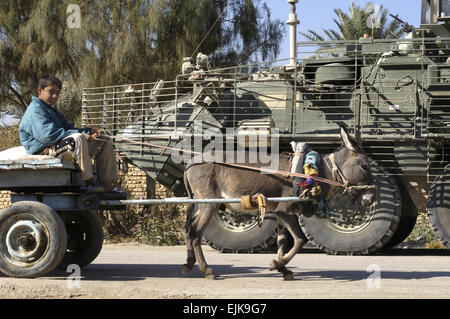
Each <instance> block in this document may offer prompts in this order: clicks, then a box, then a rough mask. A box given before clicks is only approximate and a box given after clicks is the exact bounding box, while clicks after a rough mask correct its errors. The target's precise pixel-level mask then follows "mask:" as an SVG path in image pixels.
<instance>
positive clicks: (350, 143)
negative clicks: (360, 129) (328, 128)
mask: <svg viewBox="0 0 450 319" xmlns="http://www.w3.org/2000/svg"><path fill="white" fill-rule="evenodd" d="M341 139H342V142H343V143H344V145H345V147H346V148H348V149H349V150H351V151H353V152H358V151H359V150H360V149H361V147H360V146H359V144H358V142H357V141H356V140H355V139H354V138H353V137H351V136H350V134H348V132H347V130H346V128H345V127H343V126H341Z"/></svg>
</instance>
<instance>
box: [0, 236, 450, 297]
mask: <svg viewBox="0 0 450 319" xmlns="http://www.w3.org/2000/svg"><path fill="white" fill-rule="evenodd" d="M204 251H205V256H206V259H207V261H208V262H209V264H210V265H211V266H212V267H213V268H214V269H215V271H216V273H217V274H218V275H219V277H218V280H216V281H210V280H206V279H204V278H203V277H202V274H200V272H199V270H198V268H197V267H196V268H194V271H193V272H192V273H191V274H190V275H188V276H184V275H182V273H181V270H180V265H181V264H183V263H185V258H186V251H185V247H183V246H177V247H152V246H145V245H137V244H120V245H105V246H104V248H103V250H102V252H101V253H100V255H99V257H98V258H97V259H96V260H95V261H94V262H93V263H92V264H91V265H89V266H88V267H86V268H84V269H81V272H80V273H77V269H76V268H74V269H70V271H69V272H68V273H66V272H64V271H54V272H52V273H51V274H48V275H47V276H45V277H40V278H36V279H19V278H9V277H5V276H3V275H0V298H169V299H170V298H201V299H203V298H206V299H209V298H233V299H236V298H250V299H253V298H255V299H264V298H271V299H283V298H295V299H297V298H326V299H333V298H450V254H449V252H448V251H446V250H445V251H442V252H441V253H438V254H436V253H435V251H434V253H433V254H431V255H430V254H429V253H425V254H422V255H418V254H417V253H403V251H400V252H401V253H400V254H398V253H388V254H377V255H375V256H329V255H326V254H323V253H319V252H318V251H316V250H308V251H307V252H305V253H302V254H298V255H297V256H296V257H295V258H294V259H293V260H292V262H291V263H290V264H289V266H290V269H291V270H293V271H294V272H295V274H296V280H294V281H283V280H282V277H281V276H280V275H279V274H278V273H276V272H270V271H269V270H268V264H269V262H270V260H271V259H272V258H274V257H275V255H274V254H261V253H260V254H252V255H248V254H220V253H218V252H216V251H214V250H212V249H211V248H209V247H204ZM78 275H79V277H78ZM78 278H80V279H78Z"/></svg>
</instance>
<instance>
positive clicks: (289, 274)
mask: <svg viewBox="0 0 450 319" xmlns="http://www.w3.org/2000/svg"><path fill="white" fill-rule="evenodd" d="M283 279H284V280H285V281H292V280H294V279H295V277H294V273H293V272H292V271H289V270H288V271H287V272H285V273H283Z"/></svg>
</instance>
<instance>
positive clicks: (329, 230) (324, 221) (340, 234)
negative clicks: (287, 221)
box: [299, 161, 401, 255]
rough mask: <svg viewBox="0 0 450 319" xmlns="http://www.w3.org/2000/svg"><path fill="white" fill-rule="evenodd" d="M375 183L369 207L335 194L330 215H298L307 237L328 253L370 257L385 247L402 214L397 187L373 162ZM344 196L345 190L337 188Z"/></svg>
mask: <svg viewBox="0 0 450 319" xmlns="http://www.w3.org/2000/svg"><path fill="white" fill-rule="evenodd" d="M371 167H372V173H373V175H374V180H375V184H376V187H377V189H376V200H375V202H374V203H373V204H372V205H371V206H369V207H362V206H360V204H359V201H357V202H356V203H354V204H353V203H352V200H351V196H350V195H339V194H333V195H334V196H332V201H331V206H332V211H331V212H330V213H329V215H328V216H325V217H318V216H316V215H313V216H312V217H305V216H303V215H299V223H300V226H301V228H302V230H303V232H304V233H305V235H306V236H307V238H308V239H309V240H310V241H311V242H312V243H313V244H315V245H316V246H317V247H318V248H319V249H321V250H323V251H325V252H327V253H329V254H348V255H352V254H362V255H364V254H369V253H373V252H375V251H376V250H378V249H379V248H382V247H383V246H384V245H385V244H386V243H388V242H389V240H390V239H391V238H392V236H393V235H394V233H395V231H396V229H397V226H398V223H399V220H400V215H401V200H400V193H399V189H398V186H397V184H396V182H395V181H394V179H393V178H391V177H390V176H388V175H387V174H386V173H385V172H384V170H383V169H382V167H381V166H379V165H377V164H376V163H375V162H374V161H371ZM337 193H342V189H337Z"/></svg>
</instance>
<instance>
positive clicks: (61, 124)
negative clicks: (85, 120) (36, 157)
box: [19, 96, 91, 154]
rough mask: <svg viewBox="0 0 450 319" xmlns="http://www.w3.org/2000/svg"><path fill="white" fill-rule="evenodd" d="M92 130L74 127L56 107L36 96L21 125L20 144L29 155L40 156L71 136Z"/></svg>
mask: <svg viewBox="0 0 450 319" xmlns="http://www.w3.org/2000/svg"><path fill="white" fill-rule="evenodd" d="M90 130H91V129H90V128H82V129H79V128H75V127H73V125H72V124H71V123H69V122H67V120H66V119H65V118H64V116H63V115H62V114H61V113H60V112H58V110H57V109H56V107H54V106H51V105H48V104H47V103H45V102H44V101H42V100H41V99H39V98H37V97H35V96H33V101H32V102H31V103H30V105H29V106H28V108H27V110H26V112H25V114H24V115H23V117H22V120H21V121H20V124H19V135H20V142H21V143H22V145H23V146H24V147H25V149H26V151H27V153H28V154H39V153H41V152H42V151H43V150H44V149H45V148H46V147H49V146H53V145H55V144H56V143H57V142H59V141H60V140H62V139H63V138H65V137H67V136H69V135H72V134H75V133H90Z"/></svg>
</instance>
